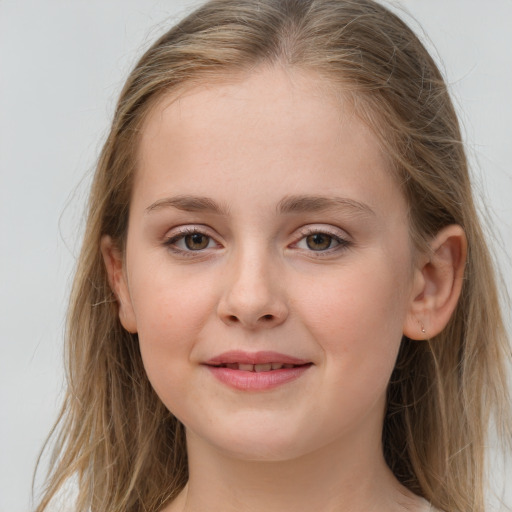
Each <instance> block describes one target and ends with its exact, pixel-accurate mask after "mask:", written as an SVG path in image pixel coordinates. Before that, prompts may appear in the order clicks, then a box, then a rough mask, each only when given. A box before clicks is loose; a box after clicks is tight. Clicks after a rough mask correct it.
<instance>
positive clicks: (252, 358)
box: [204, 350, 311, 366]
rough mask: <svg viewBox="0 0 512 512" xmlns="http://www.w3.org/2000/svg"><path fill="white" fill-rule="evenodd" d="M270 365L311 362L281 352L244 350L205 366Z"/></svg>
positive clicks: (235, 351)
mask: <svg viewBox="0 0 512 512" xmlns="http://www.w3.org/2000/svg"><path fill="white" fill-rule="evenodd" d="M234 363H239V364H253V365H254V364H268V363H280V364H293V365H297V366H298V365H303V364H309V363H311V361H307V360H305V359H300V358H298V357H293V356H290V355H287V354H280V353H279V352H272V351H261V352H245V351H243V350H230V351H229V352H223V353H222V354H219V355H217V356H215V357H212V358H211V359H208V361H206V362H205V363H204V364H206V365H211V366H216V365H223V364H234Z"/></svg>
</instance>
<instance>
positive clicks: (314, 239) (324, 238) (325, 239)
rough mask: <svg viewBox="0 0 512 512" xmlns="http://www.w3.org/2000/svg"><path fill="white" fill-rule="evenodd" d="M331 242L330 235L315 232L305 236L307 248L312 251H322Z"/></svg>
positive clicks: (327, 247)
mask: <svg viewBox="0 0 512 512" xmlns="http://www.w3.org/2000/svg"><path fill="white" fill-rule="evenodd" d="M331 242H332V237H330V236H329V235H325V234H323V233H315V234H314V235H309V236H308V237H306V244H307V246H308V248H309V249H311V250H313V251H324V250H325V249H329V247H330V245H331Z"/></svg>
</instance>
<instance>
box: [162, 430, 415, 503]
mask: <svg viewBox="0 0 512 512" xmlns="http://www.w3.org/2000/svg"><path fill="white" fill-rule="evenodd" d="M187 435H188V437H187V439H188V454H189V473H190V478H189V482H188V484H187V487H186V488H185V490H184V491H183V493H182V494H181V495H180V496H179V497H178V499H177V500H176V501H175V502H173V504H172V507H170V508H169V509H168V510H169V511H171V510H172V511H179V512H199V511H201V512H231V511H233V512H234V511H237V512H238V511H240V510H245V511H251V512H260V511H261V512H263V511H264V512H278V511H279V512H282V511H283V510H293V511H294V512H306V511H307V512H310V511H311V510H321V511H322V512H334V511H336V512H349V511H350V512H362V511H364V512H371V511H379V512H384V511H405V510H415V511H416V510H417V511H419V510H421V503H420V501H419V499H418V498H417V497H416V496H414V495H413V494H412V493H410V492H409V491H408V490H406V489H405V488H404V487H402V486H401V485H400V484H399V482H398V481H397V480H396V479H395V477H394V476H393V474H392V473H391V471H390V470H389V468H388V467H387V465H386V463H385V461H384V458H383V456H382V455H381V453H382V452H381V449H380V439H379V440H378V442H377V446H371V445H369V444H366V445H363V444H362V443H358V442H357V440H355V439H352V440H351V441H352V442H350V443H349V442H346V443H344V446H343V447H341V446H339V443H330V444H327V445H325V446H323V447H321V448H319V449H318V450H316V451H314V452H312V453H308V454H305V455H301V456H300V457H296V458H291V459H289V460H284V461H254V460H244V459H242V458H240V457H237V456H234V455H233V454H226V453H224V452H220V451H219V450H218V449H217V448H215V447H212V446H210V445H208V444H207V443H206V442H205V441H203V440H202V439H200V438H198V437H196V436H195V435H194V434H193V433H190V432H189V433H188V434H187ZM366 439H368V438H366ZM375 454H378V455H377V456H376V455H375Z"/></svg>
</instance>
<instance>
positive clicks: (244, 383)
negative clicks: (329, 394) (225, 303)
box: [204, 351, 313, 391]
mask: <svg viewBox="0 0 512 512" xmlns="http://www.w3.org/2000/svg"><path fill="white" fill-rule="evenodd" d="M204 365H205V366H206V367H207V369H208V370H209V371H210V372H211V374H212V375H213V376H214V377H216V378H217V379H218V380H219V381H221V382H222V383H224V384H226V385H227V386H229V387H231V388H234V389H236V390H242V391H264V390H270V389H273V388H276V387H279V386H281V385H284V384H286V383H289V382H292V381H294V380H296V379H298V378H299V377H301V376H302V375H304V374H305V373H306V372H307V370H308V369H309V368H310V367H311V366H313V363H312V362H311V361H307V360H304V359H299V358H296V357H293V356H289V355H286V354H280V353H277V352H254V353H248V352H243V351H230V352H225V353H223V354H220V355H218V356H215V357H213V358H212V359H209V360H208V361H206V362H205V363H204Z"/></svg>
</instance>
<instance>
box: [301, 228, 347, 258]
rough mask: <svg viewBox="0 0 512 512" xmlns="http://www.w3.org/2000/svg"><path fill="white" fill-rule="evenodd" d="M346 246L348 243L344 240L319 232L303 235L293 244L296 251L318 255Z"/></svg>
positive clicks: (313, 231) (332, 234)
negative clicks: (316, 253) (317, 253)
mask: <svg viewBox="0 0 512 512" xmlns="http://www.w3.org/2000/svg"><path fill="white" fill-rule="evenodd" d="M348 245H350V242H349V241H348V240H346V239H345V238H342V237H341V236H338V235H335V234H334V233H327V232H325V231H321V230H310V231H308V232H306V233H304V234H303V236H302V238H300V239H299V241H298V242H296V243H295V244H294V246H295V247H296V248H297V249H302V250H305V251H313V252H319V253H321V252H331V251H335V250H336V249H343V248H344V247H347V246H348Z"/></svg>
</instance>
